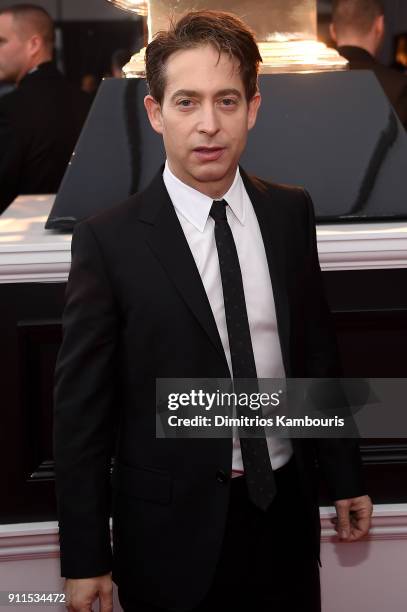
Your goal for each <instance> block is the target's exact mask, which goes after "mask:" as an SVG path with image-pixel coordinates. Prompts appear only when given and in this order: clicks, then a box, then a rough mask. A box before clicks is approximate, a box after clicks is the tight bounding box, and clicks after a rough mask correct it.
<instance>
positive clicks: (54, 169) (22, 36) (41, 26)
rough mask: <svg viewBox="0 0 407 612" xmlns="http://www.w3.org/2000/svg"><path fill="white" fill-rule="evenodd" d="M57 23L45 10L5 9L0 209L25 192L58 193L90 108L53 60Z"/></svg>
mask: <svg viewBox="0 0 407 612" xmlns="http://www.w3.org/2000/svg"><path fill="white" fill-rule="evenodd" d="M53 51H54V24H53V22H52V19H51V18H50V16H49V15H48V13H47V12H46V11H45V10H44V9H42V8H41V7H38V6H35V5H31V4H21V5H16V6H14V7H10V8H6V9H2V10H1V11H0V79H1V80H4V81H9V82H12V83H15V84H17V87H16V89H15V90H14V91H12V92H11V93H9V94H7V95H5V96H2V97H1V98H0V211H2V210H4V209H5V208H6V207H7V206H8V205H9V204H10V203H11V202H12V201H13V200H14V198H15V197H17V196H18V195H20V194H35V193H56V192H57V191H58V188H59V185H60V182H61V180H62V177H63V175H64V172H65V170H66V167H67V165H68V162H69V159H70V157H71V154H72V151H73V149H74V146H75V144H76V141H77V139H78V137H79V134H80V131H81V129H82V126H83V123H84V121H85V119H86V115H87V113H88V110H89V107H90V99H89V98H88V96H86V94H84V93H82V92H80V91H79V90H78V89H76V88H75V87H74V86H72V85H70V84H69V83H68V82H67V81H66V80H65V78H64V77H63V76H62V74H61V73H60V72H59V71H58V70H57V68H56V66H55V65H54V63H53V62H52V57H53Z"/></svg>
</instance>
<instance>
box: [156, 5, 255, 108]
mask: <svg viewBox="0 0 407 612" xmlns="http://www.w3.org/2000/svg"><path fill="white" fill-rule="evenodd" d="M202 45H212V46H213V47H214V48H215V49H216V50H217V51H218V53H219V57H220V55H221V53H226V54H228V55H229V56H230V57H234V58H236V59H237V60H238V62H239V67H240V73H241V76H242V80H243V84H244V88H245V92H246V98H247V100H248V101H249V100H251V99H252V98H253V96H254V95H255V93H256V92H257V89H258V83H257V80H258V72H259V64H260V62H261V61H262V58H261V55H260V52H259V49H258V46H257V44H256V41H255V38H254V34H253V32H252V31H251V30H250V28H248V27H247V26H246V24H244V23H243V21H242V20H241V19H239V18H238V17H236V16H235V15H232V14H230V13H225V12H222V11H209V10H208V11H192V12H190V13H188V14H187V15H185V16H184V17H182V18H181V19H180V20H179V21H178V22H177V23H171V25H170V28H169V30H168V31H165V32H158V33H157V34H156V36H155V37H154V39H153V40H152V41H151V42H150V44H149V45H148V46H147V49H146V77H147V84H148V88H149V91H150V94H151V95H152V96H153V98H154V99H155V100H156V101H157V102H159V103H160V104H161V103H162V101H163V98H164V91H165V86H166V62H167V60H168V58H169V57H170V56H171V55H172V54H173V53H175V52H176V51H181V50H186V49H194V48H196V47H200V46H202Z"/></svg>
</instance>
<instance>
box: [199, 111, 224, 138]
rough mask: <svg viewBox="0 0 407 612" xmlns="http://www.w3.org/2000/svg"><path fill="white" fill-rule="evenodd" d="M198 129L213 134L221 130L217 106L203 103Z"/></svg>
mask: <svg viewBox="0 0 407 612" xmlns="http://www.w3.org/2000/svg"><path fill="white" fill-rule="evenodd" d="M197 127H198V131H199V132H201V133H205V134H209V135H213V134H216V132H218V131H219V118H218V116H217V113H216V108H215V107H214V106H213V105H212V104H210V105H209V104H208V105H203V106H202V107H201V113H200V117H199V121H198V125H197Z"/></svg>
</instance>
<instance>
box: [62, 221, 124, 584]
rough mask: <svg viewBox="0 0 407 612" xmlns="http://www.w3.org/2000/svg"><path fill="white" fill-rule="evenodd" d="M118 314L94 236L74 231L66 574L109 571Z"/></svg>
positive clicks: (66, 412)
mask: <svg viewBox="0 0 407 612" xmlns="http://www.w3.org/2000/svg"><path fill="white" fill-rule="evenodd" d="M116 338H117V315H116V309H115V302H114V297H113V294H112V290H111V286H110V283H109V279H108V277H107V274H106V270H105V267H104V262H103V256H102V253H101V250H100V248H99V245H98V242H97V239H96V237H95V235H94V232H93V230H92V228H91V227H90V225H89V224H88V223H87V222H83V223H81V224H79V225H78V226H77V227H76V228H75V232H74V235H73V239H72V265H71V271H70V275H69V279H68V284H67V289H66V305H65V310H64V313H63V342H62V345H61V348H60V351H59V354H58V359H57V365H56V371H55V393H54V406H55V407H54V457H55V469H56V493H57V503H58V519H59V531H60V547H61V575H62V576H65V577H67V578H86V577H92V576H99V575H103V574H106V573H108V572H109V571H110V570H111V558H112V554H111V545H110V527H109V516H110V462H111V456H112V454H113V444H114V426H115V416H114V412H113V408H114V394H115V348H116Z"/></svg>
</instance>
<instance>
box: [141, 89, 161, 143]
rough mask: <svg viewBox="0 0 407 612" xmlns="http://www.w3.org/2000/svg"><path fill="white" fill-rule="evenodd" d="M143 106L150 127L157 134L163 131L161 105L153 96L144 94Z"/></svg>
mask: <svg viewBox="0 0 407 612" xmlns="http://www.w3.org/2000/svg"><path fill="white" fill-rule="evenodd" d="M144 107H145V109H146V111H147V115H148V118H149V120H150V123H151V127H152V128H153V130H155V131H156V132H157V133H158V134H162V133H163V119H162V114H161V105H160V104H159V103H158V102H157V100H155V98H153V96H150V95H148V96H146V97H145V98H144Z"/></svg>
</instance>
